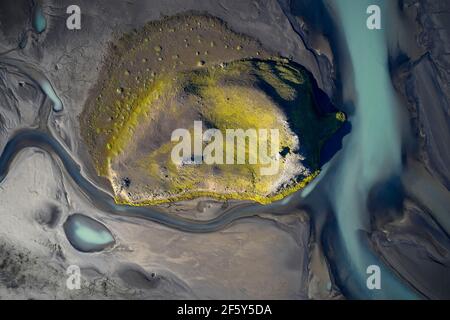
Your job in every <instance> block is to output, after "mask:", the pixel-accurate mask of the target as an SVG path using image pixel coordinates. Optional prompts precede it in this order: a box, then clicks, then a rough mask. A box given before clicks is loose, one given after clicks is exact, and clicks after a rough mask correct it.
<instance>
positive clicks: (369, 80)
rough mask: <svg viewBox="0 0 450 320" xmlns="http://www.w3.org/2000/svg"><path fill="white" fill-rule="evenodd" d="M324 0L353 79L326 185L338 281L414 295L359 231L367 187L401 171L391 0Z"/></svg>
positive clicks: (382, 294)
mask: <svg viewBox="0 0 450 320" xmlns="http://www.w3.org/2000/svg"><path fill="white" fill-rule="evenodd" d="M327 4H328V5H329V6H330V7H331V9H332V10H333V11H334V12H335V13H336V16H337V19H338V20H337V22H338V25H340V26H341V28H342V31H343V34H344V36H345V40H346V41H347V46H348V52H349V55H350V61H347V62H346V63H344V65H343V68H344V70H343V79H344V80H343V82H344V88H345V87H346V86H347V85H348V84H349V83H351V81H353V82H354V85H355V88H354V89H355V94H354V99H353V100H354V101H353V103H354V105H355V109H356V111H355V114H354V116H353V117H352V118H351V119H350V121H351V122H352V126H353V129H352V133H351V134H350V135H349V136H348V138H347V139H346V141H345V143H344V148H343V152H342V154H341V157H340V159H339V162H338V164H337V165H336V168H335V172H334V177H333V178H332V179H331V181H330V182H329V183H330V184H329V186H328V194H329V197H330V200H331V202H332V205H333V207H334V208H333V209H334V211H335V214H336V220H337V221H336V222H337V226H338V232H339V235H338V238H339V240H340V250H339V256H338V258H339V259H342V261H346V262H345V263H343V264H342V266H344V265H345V269H346V270H345V271H344V272H345V276H344V277H345V279H341V281H343V282H344V284H345V287H346V289H347V290H348V291H349V292H351V295H352V296H354V297H356V298H368V299H372V298H375V299H378V298H383V299H386V298H388V299H411V298H417V296H416V294H415V293H414V292H413V291H412V290H411V289H410V287H409V286H407V285H406V284H405V283H404V282H403V281H402V280H401V279H399V278H398V277H397V276H396V275H395V274H394V273H393V272H392V271H391V270H390V269H389V268H388V267H386V266H385V265H384V264H383V263H382V262H381V260H380V259H379V258H378V257H377V256H376V255H375V254H373V253H372V251H371V249H370V247H369V246H368V245H367V243H365V241H363V239H364V237H365V235H364V231H370V221H369V214H368V212H367V208H366V205H367V197H368V192H369V190H370V188H371V187H372V186H373V185H374V184H375V183H376V182H378V181H380V180H382V179H384V178H387V177H390V176H392V175H397V174H400V172H401V144H400V129H399V124H398V122H397V119H398V118H397V117H398V114H397V111H398V105H397V102H396V99H395V94H394V89H393V87H392V83H391V79H390V76H389V70H388V48H387V33H388V32H389V30H388V29H387V27H386V25H387V24H386V22H387V21H385V20H387V19H388V13H387V11H388V10H389V6H390V5H395V3H393V1H389V0H387V1H383V0H370V1H368V0H327ZM372 4H376V5H379V6H380V7H381V9H382V16H381V17H382V28H383V29H382V30H369V29H368V28H367V27H366V19H367V17H368V15H367V14H366V9H367V7H368V6H369V5H372ZM390 25H395V23H392V24H391V23H390ZM346 80H347V81H349V82H348V83H346ZM341 263H342V262H341ZM372 264H375V265H379V266H380V268H381V290H369V289H367V287H366V279H367V277H368V275H367V274H366V268H367V267H368V266H369V265H372Z"/></svg>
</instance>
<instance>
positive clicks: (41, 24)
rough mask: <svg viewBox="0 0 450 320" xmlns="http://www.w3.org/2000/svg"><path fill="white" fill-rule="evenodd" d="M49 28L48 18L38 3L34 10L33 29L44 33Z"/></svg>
mask: <svg viewBox="0 0 450 320" xmlns="http://www.w3.org/2000/svg"><path fill="white" fill-rule="evenodd" d="M45 28H47V20H46V19H45V15H44V12H43V11H42V8H41V6H40V5H36V6H35V8H34V12H33V29H34V30H35V31H36V32H37V33H42V32H44V31H45Z"/></svg>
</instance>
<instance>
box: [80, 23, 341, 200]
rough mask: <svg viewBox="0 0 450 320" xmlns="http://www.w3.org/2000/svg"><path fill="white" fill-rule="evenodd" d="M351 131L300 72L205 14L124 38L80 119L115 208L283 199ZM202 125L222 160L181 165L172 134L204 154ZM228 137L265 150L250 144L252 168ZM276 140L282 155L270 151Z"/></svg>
mask: <svg viewBox="0 0 450 320" xmlns="http://www.w3.org/2000/svg"><path fill="white" fill-rule="evenodd" d="M168 59H169V60H168ZM167 60H168V61H167ZM150 61H151V62H150ZM136 65H138V66H136ZM196 121H200V122H196ZM343 121H345V117H344V116H343V114H342V113H330V114H326V115H323V114H320V113H319V112H318V109H317V106H316V105H315V102H314V99H313V96H312V83H311V79H310V78H309V75H308V73H307V72H306V71H305V70H304V69H303V68H302V67H301V66H299V65H298V64H295V63H293V62H292V61H289V60H287V59H282V58H275V57H273V56H272V55H271V54H270V53H268V52H266V51H265V50H264V49H263V48H262V47H261V46H260V45H259V44H258V43H257V42H256V41H254V40H252V39H250V38H247V37H245V36H242V35H238V34H236V33H234V32H232V31H231V30H229V29H228V28H227V27H226V26H225V25H224V24H223V23H222V22H221V21H220V20H218V19H216V18H213V17H209V16H196V15H186V16H176V17H172V18H166V19H164V20H163V21H160V22H154V23H151V24H149V25H148V26H146V27H144V29H143V30H142V31H140V32H139V31H137V32H134V33H132V34H130V35H125V36H124V37H123V38H122V39H120V40H119V41H118V44H116V45H114V46H113V47H112V49H111V54H110V56H109V57H108V59H107V61H106V63H105V68H104V69H103V71H102V76H101V79H100V81H99V84H98V85H97V87H96V88H94V90H93V95H92V96H91V98H90V99H89V100H88V102H87V104H86V107H85V109H84V111H83V114H82V115H81V117H80V124H81V127H82V133H83V136H84V139H85V141H86V142H87V144H88V146H89V150H90V153H91V155H92V157H93V160H94V163H95V166H96V168H97V170H98V173H99V175H102V176H105V177H107V178H108V179H109V180H110V181H111V184H112V186H113V189H114V192H115V195H116V201H117V202H120V203H128V204H135V205H143V204H158V203H163V202H169V201H178V200H185V199H193V198H197V197H200V196H207V197H214V198H219V199H242V200H253V201H257V202H260V203H269V202H271V201H274V200H278V199H281V198H283V197H284V196H286V195H288V194H290V193H292V192H294V191H296V190H299V189H300V188H302V187H303V186H304V185H306V183H308V182H309V181H310V180H312V179H313V178H314V177H315V175H317V173H318V170H319V158H320V148H321V146H322V144H323V142H324V141H325V140H326V139H327V138H328V137H330V136H331V135H332V134H333V133H334V132H335V131H336V130H337V129H338V128H339V127H340V125H342V122H343ZM199 124H200V127H201V131H202V132H203V133H205V132H206V133H205V134H206V135H207V133H208V132H209V133H211V132H213V133H215V134H213V137H206V141H202V142H201V144H200V145H201V151H200V152H202V151H206V150H209V151H210V153H209V155H210V156H213V158H214V159H215V160H216V161H213V162H212V163H211V161H209V162H208V160H207V159H204V158H203V156H204V155H205V154H204V153H200V154H199V153H198V152H196V153H195V154H189V155H190V156H189V155H188V156H187V157H186V154H185V153H183V152H182V154H183V156H184V158H183V159H182V161H181V162H176V161H174V159H173V157H172V154H173V150H174V148H177V145H179V141H172V140H173V139H172V134H173V133H174V131H175V130H177V129H186V131H185V132H189V133H190V137H191V138H192V140H191V142H189V144H190V145H191V146H192V149H193V150H194V149H195V148H194V147H193V146H194V144H195V142H194V140H196V132H198V131H196V130H197V129H198V125H199ZM196 125H197V128H196V127H195V126H196ZM208 129H217V130H216V131H211V130H210V131H207V130H208ZM229 129H241V130H242V132H246V133H248V132H249V131H246V130H249V129H250V131H251V130H255V132H256V134H257V139H256V143H257V145H258V148H256V149H255V148H252V146H251V141H252V138H251V137H249V136H247V139H246V140H244V142H245V143H244V149H243V150H244V154H245V162H244V163H238V162H239V161H238V159H237V156H238V154H239V150H238V146H237V145H234V146H233V144H232V143H234V142H237V141H238V139H235V138H233V137H231V138H230V137H229V136H227V133H228V131H227V130H229ZM264 130H267V132H268V134H267V135H266V136H264V135H260V133H261V132H263V131H264ZM271 130H277V132H278V134H279V144H272V143H273V142H274V141H275V140H274V137H273V136H271V135H270V132H271ZM218 131H219V132H220V134H218V133H217V132H218ZM175 132H176V131H175ZM197 135H198V134H197ZM202 137H203V136H202ZM203 138H205V137H203ZM219 138H223V139H222V140H221V139H219ZM200 139H201V138H200ZM219 140H221V141H223V144H222V145H220V147H219V148H211V146H212V143H215V142H218V141H219ZM230 143H231V145H232V147H231V149H230V150H227V148H226V146H227V145H229V144H230ZM208 146H209V149H208ZM263 147H267V148H266V149H267V150H266V151H267V152H266V153H267V157H266V159H265V160H269V161H268V162H267V161H266V162H264V163H262V161H261V150H262V149H264V148H263ZM212 149H214V151H212V152H211V150H212ZM275 149H276V150H275ZM231 150H232V151H233V155H232V156H231V158H230V159H228V160H233V161H229V162H228V163H227V158H226V157H227V154H229V151H231ZM197 151H198V150H197ZM250 159H257V161H256V162H252V161H250ZM275 164H276V170H272V171H270V170H269V169H270V167H272V169H273V167H274V166H275ZM264 170H265V171H264ZM268 170H269V171H270V172H269V174H267V171H268Z"/></svg>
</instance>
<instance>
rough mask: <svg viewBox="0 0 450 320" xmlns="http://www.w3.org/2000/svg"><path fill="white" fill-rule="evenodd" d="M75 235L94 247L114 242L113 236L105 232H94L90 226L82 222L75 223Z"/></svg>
mask: <svg viewBox="0 0 450 320" xmlns="http://www.w3.org/2000/svg"><path fill="white" fill-rule="evenodd" d="M73 232H74V235H75V236H76V237H78V238H79V239H82V240H83V241H84V242H87V243H90V244H93V245H99V244H100V245H104V244H107V243H110V242H112V241H113V237H112V236H111V234H110V233H109V232H107V231H105V230H101V231H98V230H94V229H92V228H91V227H89V226H86V225H83V224H82V223H81V222H79V221H76V222H75V223H74V231H73Z"/></svg>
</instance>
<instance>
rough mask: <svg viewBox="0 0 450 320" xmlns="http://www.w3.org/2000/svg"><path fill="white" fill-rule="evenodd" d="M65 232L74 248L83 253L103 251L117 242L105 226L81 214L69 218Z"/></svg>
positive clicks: (65, 225)
mask: <svg viewBox="0 0 450 320" xmlns="http://www.w3.org/2000/svg"><path fill="white" fill-rule="evenodd" d="M64 232H65V233H66V236H67V239H69V242H70V243H71V244H72V246H73V247H74V248H75V249H77V250H80V251H83V252H94V251H101V250H103V249H105V248H107V247H109V246H111V245H112V244H114V242H115V241H114V237H113V236H112V234H111V232H110V231H109V230H108V229H107V228H106V227H105V226H104V225H103V224H101V223H100V222H98V221H97V220H94V219H92V218H90V217H88V216H85V215H83V214H79V213H76V214H73V215H70V216H69V217H68V218H67V220H66V222H65V223H64Z"/></svg>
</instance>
